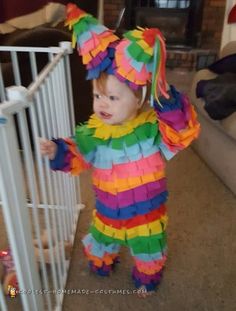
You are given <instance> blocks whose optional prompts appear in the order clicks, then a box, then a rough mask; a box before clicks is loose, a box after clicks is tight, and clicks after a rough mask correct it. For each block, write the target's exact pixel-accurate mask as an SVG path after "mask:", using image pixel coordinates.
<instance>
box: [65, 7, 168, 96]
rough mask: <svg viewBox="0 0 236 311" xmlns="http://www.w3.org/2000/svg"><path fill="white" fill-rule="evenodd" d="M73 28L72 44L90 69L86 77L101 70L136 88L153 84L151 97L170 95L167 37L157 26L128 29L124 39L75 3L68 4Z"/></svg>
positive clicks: (69, 17) (93, 77) (68, 24)
mask: <svg viewBox="0 0 236 311" xmlns="http://www.w3.org/2000/svg"><path fill="white" fill-rule="evenodd" d="M65 24H66V25H67V26H69V28H70V29H73V34H72V43H73V46H75V44H76V43H77V49H78V53H79V55H81V56H82V62H83V64H85V65H86V68H87V70H88V75H87V79H97V78H98V77H99V75H100V73H101V72H107V73H108V74H114V75H115V76H116V77H117V78H118V79H119V80H120V81H122V82H125V83H127V84H128V85H129V86H130V87H131V88H132V89H134V90H137V89H138V88H139V87H142V86H144V85H147V84H149V83H150V84H152V98H155V99H156V101H159V100H158V96H159V95H162V96H164V97H166V98H168V97H169V95H168V93H167V91H166V77H165V62H166V48H165V40H164V37H163V35H162V34H161V32H160V30H159V29H157V28H150V29H148V28H145V29H144V28H141V27H138V28H137V29H135V30H131V31H128V32H127V33H125V34H124V38H123V39H119V38H118V37H117V36H116V35H114V33H113V32H112V31H111V30H109V29H108V28H107V27H105V26H104V25H101V24H99V22H98V20H97V19H96V18H94V17H93V16H91V15H90V14H87V13H86V12H84V11H83V10H80V9H79V8H78V7H77V6H76V5H74V4H71V3H70V4H68V6H67V20H66V23H65Z"/></svg>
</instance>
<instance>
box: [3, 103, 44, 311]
mask: <svg viewBox="0 0 236 311" xmlns="http://www.w3.org/2000/svg"><path fill="white" fill-rule="evenodd" d="M2 106H3V105H2ZM1 108H2V107H1ZM0 114H1V110H0ZM3 117H4V116H3ZM6 120H7V121H6V123H5V124H4V125H0V141H1V144H2V150H1V152H0V167H1V173H2V174H1V178H0V187H1V189H2V193H1V195H2V201H3V215H4V220H5V223H6V230H7V233H8V237H9V241H10V246H11V250H12V254H13V259H14V263H15V266H16V271H17V278H18V282H19V285H20V289H21V290H23V291H30V290H31V291H32V290H33V289H35V290H37V289H38V290H39V289H40V280H39V275H38V272H37V268H36V262H35V258H34V250H33V242H32V238H31V235H30V234H29V232H31V227H30V220H29V213H28V209H27V202H26V195H25V191H24V188H23V184H24V180H23V173H22V166H21V160H20V156H19V151H18V149H17V138H16V131H15V127H14V120H13V116H12V115H8V116H7V118H6ZM9 142H11V143H10V144H9ZM6 159H7V161H6ZM13 165H14V166H13ZM29 293H30V292H29ZM21 299H22V303H23V306H24V311H31V310H35V311H42V310H44V308H43V301H42V297H40V295H35V293H34V292H32V293H30V294H29V295H27V294H25V293H22V294H21Z"/></svg>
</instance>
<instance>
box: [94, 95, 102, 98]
mask: <svg viewBox="0 0 236 311" xmlns="http://www.w3.org/2000/svg"><path fill="white" fill-rule="evenodd" d="M93 97H94V98H95V99H100V98H101V97H102V96H101V95H99V94H93Z"/></svg>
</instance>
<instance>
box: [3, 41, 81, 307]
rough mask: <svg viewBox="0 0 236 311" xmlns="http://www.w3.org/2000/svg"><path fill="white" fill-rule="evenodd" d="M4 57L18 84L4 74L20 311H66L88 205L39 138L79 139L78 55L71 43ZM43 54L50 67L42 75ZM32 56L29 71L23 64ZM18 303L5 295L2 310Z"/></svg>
mask: <svg viewBox="0 0 236 311" xmlns="http://www.w3.org/2000/svg"><path fill="white" fill-rule="evenodd" d="M1 53H9V55H10V58H11V63H12V64H13V67H12V68H13V77H14V84H15V86H13V87H9V88H7V87H6V85H5V84H4V77H3V75H2V71H1V70H0V96H1V97H0V99H1V100H0V102H1V103H0V207H1V208H0V211H1V212H2V215H3V216H1V217H3V219H4V223H5V227H6V232H7V239H8V245H9V247H10V251H11V253H12V256H13V259H14V266H15V269H16V275H17V280H18V283H19V291H18V293H17V294H16V298H14V299H15V300H14V304H16V301H17V299H19V304H20V308H22V309H23V310H25V311H44V310H61V308H62V302H63V296H64V293H65V291H64V289H65V285H66V279H67V274H68V268H69V261H70V260H69V257H70V256H69V251H70V249H71V246H73V242H74V236H75V231H76V226H77V221H78V216H79V212H80V210H81V209H82V208H83V205H82V204H81V203H80V202H81V200H80V187H79V180H78V178H76V179H75V178H74V177H72V176H70V175H68V174H63V173H60V172H53V171H51V170H50V167H49V160H48V159H47V158H46V159H43V158H42V157H41V155H40V153H39V140H38V137H45V138H49V139H50V138H52V137H69V136H71V135H72V133H73V128H74V125H75V121H74V112H73V99H72V89H71V76H70V65H69V54H70V53H71V47H70V45H69V43H68V42H62V43H61V44H60V47H52V48H30V47H24V48H23V47H0V54H1ZM40 53H41V54H42V53H46V55H48V59H49V61H48V63H47V65H46V66H45V67H44V69H43V70H42V71H41V72H40V73H38V69H37V57H38V55H39V54H40ZM26 54H27V57H28V62H29V68H28V69H27V68H26V67H25V64H24V65H23V68H22V66H21V65H22V63H20V62H21V59H20V58H19V55H21V56H22V55H26ZM41 54H40V55H41ZM1 65H2V64H1V63H0V66H1ZM22 70H23V73H25V72H26V70H28V71H30V72H31V75H32V81H33V82H32V83H31V84H30V85H29V86H28V87H27V88H25V87H23V86H21V84H22ZM1 238H2V237H1ZM9 285H11V284H9ZM0 287H2V286H1V283H0ZM9 295H10V293H9ZM12 299H13V298H10V297H9V296H7V295H6V293H3V290H2V288H0V309H1V310H3V311H5V310H9V308H10V305H11V303H12ZM21 304H22V305H21ZM20 308H19V306H18V307H17V305H15V306H14V309H15V310H20Z"/></svg>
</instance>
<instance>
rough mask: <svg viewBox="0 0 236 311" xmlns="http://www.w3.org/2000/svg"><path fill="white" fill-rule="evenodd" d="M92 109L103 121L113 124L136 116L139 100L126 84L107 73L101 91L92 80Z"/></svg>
mask: <svg viewBox="0 0 236 311" xmlns="http://www.w3.org/2000/svg"><path fill="white" fill-rule="evenodd" d="M93 97H94V99H93V110H94V113H95V114H96V115H97V116H98V117H99V118H100V119H102V121H103V122H104V123H107V124H110V125H115V124H122V123H124V122H125V121H128V120H131V119H133V118H135V117H136V115H137V113H138V109H139V108H140V100H139V99H138V98H137V97H136V96H135V94H134V93H133V92H132V91H131V90H130V89H129V87H128V86H127V85H125V84H124V83H122V82H120V81H119V80H118V79H117V78H116V77H115V76H112V75H108V77H107V80H106V84H105V90H104V92H101V91H100V90H99V89H98V88H97V85H96V80H95V81H93Z"/></svg>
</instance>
